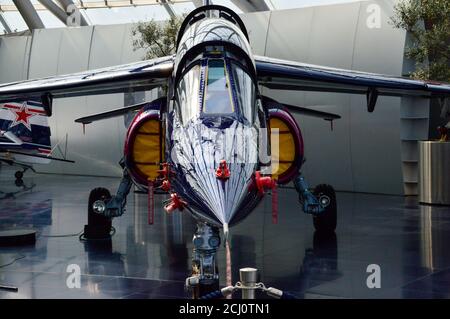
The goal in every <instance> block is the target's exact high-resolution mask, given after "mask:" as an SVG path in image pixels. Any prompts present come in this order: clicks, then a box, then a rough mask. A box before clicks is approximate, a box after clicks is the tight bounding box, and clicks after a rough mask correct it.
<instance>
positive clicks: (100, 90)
mask: <svg viewBox="0 0 450 319" xmlns="http://www.w3.org/2000/svg"><path fill="white" fill-rule="evenodd" d="M173 61H174V56H167V57H163V58H157V59H152V60H146V61H141V62H135V63H130V64H125V65H119V66H113V67H107V68H103V69H97V70H89V71H84V72H80V73H74V74H68V75H57V76H51V77H46V78H42V79H37V80H27V81H20V82H14V83H7V84H0V102H10V101H14V100H24V99H27V98H36V97H38V98H41V100H42V101H43V103H44V104H49V103H46V99H47V100H48V97H50V99H53V98H60V97H73V96H80V95H93V94H107V93H120V92H130V91H143V90H149V89H152V88H155V87H159V86H162V85H164V84H165V83H167V78H168V77H169V76H170V75H171V73H172V70H173V64H174V62H173ZM50 104H51V102H50ZM50 113H51V112H50Z"/></svg>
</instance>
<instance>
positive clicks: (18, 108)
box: [0, 98, 73, 186]
mask: <svg viewBox="0 0 450 319" xmlns="http://www.w3.org/2000/svg"><path fill="white" fill-rule="evenodd" d="M48 115H49V113H48V111H47V110H45V107H44V105H43V103H41V101H40V100H39V99H37V100H33V99H31V98H30V99H28V100H15V101H9V102H7V103H0V165H1V164H2V163H4V164H8V165H13V166H17V167H20V168H21V169H22V170H18V171H17V172H16V173H15V174H14V176H15V177H16V185H17V186H22V184H23V182H22V178H23V173H24V172H25V171H26V170H28V169H31V170H33V171H34V169H33V165H34V164H48V163H50V162H51V160H57V161H64V162H70V163H73V161H70V160H67V159H65V158H56V157H53V156H52V152H53V150H54V149H52V146H51V142H50V127H49V126H48V121H47V118H48ZM66 142H67V141H66ZM66 147H67V144H66Z"/></svg>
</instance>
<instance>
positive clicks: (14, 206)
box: [0, 172, 450, 298]
mask: <svg viewBox="0 0 450 319" xmlns="http://www.w3.org/2000/svg"><path fill="white" fill-rule="evenodd" d="M11 177H12V172H11V173H10V174H9V173H5V172H3V173H2V174H1V176H0V191H1V192H0V226H1V227H2V228H4V227H9V226H16V227H17V226H20V227H33V228H35V229H37V230H38V231H39V237H38V240H37V243H36V245H35V246H33V247H22V248H0V266H1V265H6V264H9V263H11V262H12V261H14V260H15V259H18V258H19V259H18V260H16V261H15V262H14V263H12V264H11V265H9V266H4V267H2V268H0V285H1V284H3V285H13V286H17V287H18V288H19V292H18V293H14V292H5V291H0V298H184V297H186V294H185V292H184V280H185V278H186V276H187V274H188V273H189V267H190V255H191V250H192V244H191V239H192V234H193V231H194V229H195V224H194V223H193V220H192V218H191V217H190V216H189V215H187V214H183V213H179V212H176V213H173V214H171V215H168V214H166V213H163V210H162V209H161V207H162V205H161V201H162V200H164V199H165V196H163V195H159V196H157V197H156V205H157V209H156V220H155V224H154V225H153V226H149V225H148V224H147V206H146V205H147V204H146V201H147V199H146V196H145V195H138V194H132V195H131V196H129V202H128V211H127V213H126V215H124V216H123V217H121V218H117V219H115V220H114V223H113V224H114V226H115V228H116V230H117V233H116V234H115V236H114V237H113V238H112V240H111V241H109V242H93V243H85V242H80V241H79V239H78V237H77V236H68V237H47V236H55V235H71V234H76V233H78V232H80V231H81V230H82V228H83V225H84V224H85V222H86V206H87V197H88V194H89V191H90V189H91V188H94V187H97V186H104V187H107V188H109V189H111V190H113V191H115V190H116V188H117V184H118V180H117V179H112V178H88V177H69V176H56V175H32V174H29V175H28V177H27V178H26V182H27V183H28V184H31V183H32V182H33V183H35V184H36V186H35V187H34V189H33V190H32V191H26V192H19V193H14V192H16V191H18V190H19V189H18V188H17V187H15V186H14V185H13V180H12V178H11ZM279 196H280V198H279V203H280V204H279V205H280V209H279V211H280V213H279V214H280V215H279V223H278V225H273V224H272V219H271V201H270V198H268V199H267V201H266V202H264V203H262V204H261V206H260V207H259V208H258V209H257V210H256V211H255V212H254V213H253V214H252V215H251V216H250V217H249V218H248V219H246V220H245V221H244V222H243V223H241V224H239V225H238V226H236V227H235V228H232V230H231V234H232V263H233V269H234V273H233V281H236V280H237V279H238V269H239V268H240V267H248V266H252V267H256V268H258V269H259V270H260V275H261V281H263V282H264V283H265V284H266V285H267V286H273V287H276V288H279V289H283V290H286V291H289V292H291V293H293V294H295V295H296V296H297V297H299V298H449V297H450V250H449V246H447V245H449V243H450V208H448V207H429V206H420V205H418V204H417V202H416V199H415V198H403V197H395V196H381V195H367V194H350V193H338V195H337V198H338V209H339V212H338V214H339V219H338V223H339V224H338V230H337V232H336V236H335V237H332V238H320V236H318V235H317V234H314V231H313V226H312V221H311V217H310V216H306V215H304V214H303V213H302V212H301V210H300V207H299V205H298V203H297V200H296V198H297V196H296V193H295V191H294V190H291V189H285V190H280V194H279ZM73 264H75V265H78V266H79V267H80V269H81V274H82V275H81V288H79V289H78V288H72V289H71V288H69V287H68V286H67V279H68V276H69V275H70V274H69V273H68V272H67V270H68V266H69V265H73ZM371 264H377V265H379V266H380V270H381V288H374V289H369V288H368V286H367V282H366V281H367V278H368V276H369V275H370V274H369V273H368V272H367V267H368V266H369V265H371ZM219 266H220V272H221V273H222V274H224V273H225V268H224V266H225V253H224V248H223V247H222V248H221V250H220V254H219ZM69 279H70V278H69ZM222 279H224V278H223V277H222ZM69 281H70V280H69ZM72 282H73V281H72ZM222 284H225V282H224V281H223V280H222Z"/></svg>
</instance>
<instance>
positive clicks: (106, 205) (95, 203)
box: [0, 5, 450, 291]
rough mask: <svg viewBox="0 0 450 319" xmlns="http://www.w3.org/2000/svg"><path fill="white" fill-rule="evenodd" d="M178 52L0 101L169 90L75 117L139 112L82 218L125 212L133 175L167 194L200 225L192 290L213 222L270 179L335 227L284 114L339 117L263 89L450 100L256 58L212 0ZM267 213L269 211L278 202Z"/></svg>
mask: <svg viewBox="0 0 450 319" xmlns="http://www.w3.org/2000/svg"><path fill="white" fill-rule="evenodd" d="M176 49H177V50H176V51H177V53H176V55H174V56H168V57H163V58H158V59H153V60H149V61H143V62H138V63H132V64H128V65H122V66H114V67H109V68H105V69H101V70H94V71H86V72H81V73H77V74H71V75H62V76H54V77H48V78H45V79H38V80H30V81H24V82H16V83H11V84H4V85H1V86H0V102H9V101H11V100H24V99H28V98H32V97H38V98H40V101H41V103H42V104H43V106H44V109H45V110H47V114H48V115H49V114H51V107H52V100H53V99H54V98H64V97H73V96H84V95H90V94H106V93H119V92H130V89H132V90H134V91H145V90H150V89H153V88H159V87H166V88H167V91H166V92H167V96H166V97H162V98H159V99H157V100H154V101H152V102H150V103H143V104H139V105H133V106H129V107H126V108H121V109H116V110H113V111H109V112H105V113H101V114H96V115H92V116H87V117H84V118H81V119H78V120H77V122H80V123H83V124H88V123H91V122H94V121H97V120H101V119H106V118H111V117H114V116H122V115H124V114H126V113H128V112H129V111H130V110H140V111H139V113H138V114H137V115H136V116H135V118H134V119H133V121H132V123H131V124H130V127H129V129H128V133H127V136H126V142H125V151H124V153H125V156H124V158H123V160H122V161H121V165H122V167H123V179H122V181H121V184H120V186H119V189H118V192H117V194H116V195H115V196H111V195H110V193H109V191H108V190H106V189H103V188H97V189H94V190H93V191H92V192H91V195H90V198H89V204H88V209H89V214H88V219H89V218H90V220H91V221H94V220H95V222H97V223H99V224H101V225H104V229H105V230H106V233H107V232H108V231H109V230H110V227H111V219H112V218H113V217H118V216H121V215H122V214H123V213H124V211H125V205H126V197H127V195H128V193H129V191H130V189H131V186H132V184H133V183H134V184H136V185H137V186H138V187H140V188H141V189H143V190H145V191H148V199H149V202H150V205H149V207H150V208H151V207H153V205H152V203H153V200H154V197H153V190H154V188H155V187H161V188H163V189H164V190H167V191H169V192H170V193H171V195H170V196H171V201H170V202H169V203H168V204H167V205H166V206H165V208H166V210H167V211H168V212H171V211H173V210H176V209H179V210H185V211H188V212H189V213H191V214H192V215H193V216H194V217H195V218H196V219H197V221H198V227H197V231H196V233H195V235H194V240H193V242H194V261H193V276H192V277H190V278H189V280H188V282H189V283H190V284H191V285H192V286H193V287H194V288H195V289H196V290H197V291H208V290H209V289H210V288H211V287H215V286H217V283H218V273H217V267H216V253H217V249H218V247H219V245H220V237H219V230H220V229H221V228H223V230H224V233H225V238H227V235H228V232H229V227H231V226H233V225H235V224H236V223H238V222H240V221H242V220H243V219H244V218H245V217H246V216H248V214H250V213H251V212H252V211H253V210H254V208H255V207H256V206H257V205H258V203H259V202H260V201H261V199H262V198H263V196H264V194H265V193H266V191H268V190H271V189H274V187H275V186H276V185H277V184H285V183H288V182H290V181H294V184H295V186H296V189H297V191H298V192H299V197H300V202H301V204H302V208H303V210H304V212H305V213H309V214H311V215H312V216H313V221H314V226H315V228H316V229H317V230H319V231H326V232H330V231H334V229H335V227H336V199H335V193H334V190H333V188H332V187H331V186H329V185H319V186H318V187H316V188H315V189H314V190H313V191H311V190H310V189H309V187H308V185H307V183H306V182H305V180H304V178H303V177H302V175H301V174H300V168H301V166H302V163H303V140H302V136H301V133H300V128H299V127H298V125H297V123H296V122H295V119H294V117H293V116H292V114H291V113H290V112H297V113H300V114H303V115H306V116H315V117H319V118H323V119H325V120H330V121H332V120H334V119H338V118H340V116H339V115H336V114H331V113H326V112H318V111H314V110H310V109H306V108H301V107H297V106H292V105H286V104H283V103H279V102H277V101H274V100H272V99H270V98H269V97H266V96H262V95H261V91H260V90H259V88H260V87H261V86H262V87H267V88H269V89H276V90H299V91H320V92H338V93H350V94H361V95H365V96H366V97H367V110H368V111H369V112H373V111H374V108H375V105H376V102H377V99H378V97H379V96H408V95H413V96H420V97H438V98H443V99H444V98H448V97H449V96H450V85H444V84H439V83H426V82H423V81H416V80H411V79H406V78H397V77H391V76H384V75H378V74H371V73H363V72H357V71H351V70H342V69H334V68H329V67H323V66H316V65H308V64H303V63H298V62H293V61H287V60H278V59H273V58H268V57H261V56H255V55H253V53H252V51H251V48H250V44H249V37H248V33H247V30H246V27H245V25H244V23H243V22H242V20H241V19H240V17H239V16H238V15H237V14H236V13H235V12H233V11H232V10H230V9H228V8H225V7H222V6H217V5H212V6H204V7H200V8H197V9H195V10H194V11H192V12H191V13H190V14H189V15H188V16H187V17H186V18H185V20H184V22H183V24H182V26H181V28H180V31H179V33H178V40H177V48H176ZM269 131H270V134H269ZM269 136H270V138H271V140H272V139H273V141H270V140H269ZM267 154H271V155H267ZM274 194H276V192H274ZM273 199H274V201H273V202H274V204H276V200H275V199H276V196H273ZM274 207H276V205H274ZM273 213H274V214H273V215H274V218H275V219H276V209H274V211H273ZM89 216H90V217H89ZM92 216H94V217H92ZM150 216H152V214H151V212H150ZM102 219H103V221H102ZM89 226H93V225H88V227H87V228H86V229H85V230H86V232H87V233H88V235H93V236H95V234H96V232H97V231H98V230H99V228H95V227H94V228H90V227H89ZM92 230H93V231H92ZM91 231H92V232H91ZM214 289H216V288H214Z"/></svg>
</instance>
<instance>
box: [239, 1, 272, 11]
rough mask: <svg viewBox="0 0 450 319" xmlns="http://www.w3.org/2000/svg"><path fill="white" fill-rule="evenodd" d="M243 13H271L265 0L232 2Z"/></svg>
mask: <svg viewBox="0 0 450 319" xmlns="http://www.w3.org/2000/svg"><path fill="white" fill-rule="evenodd" d="M231 2H232V3H233V4H234V5H235V6H237V7H238V8H239V9H241V10H242V11H243V12H256V11H270V7H269V6H268V5H267V3H266V2H265V1H264V0H231Z"/></svg>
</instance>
